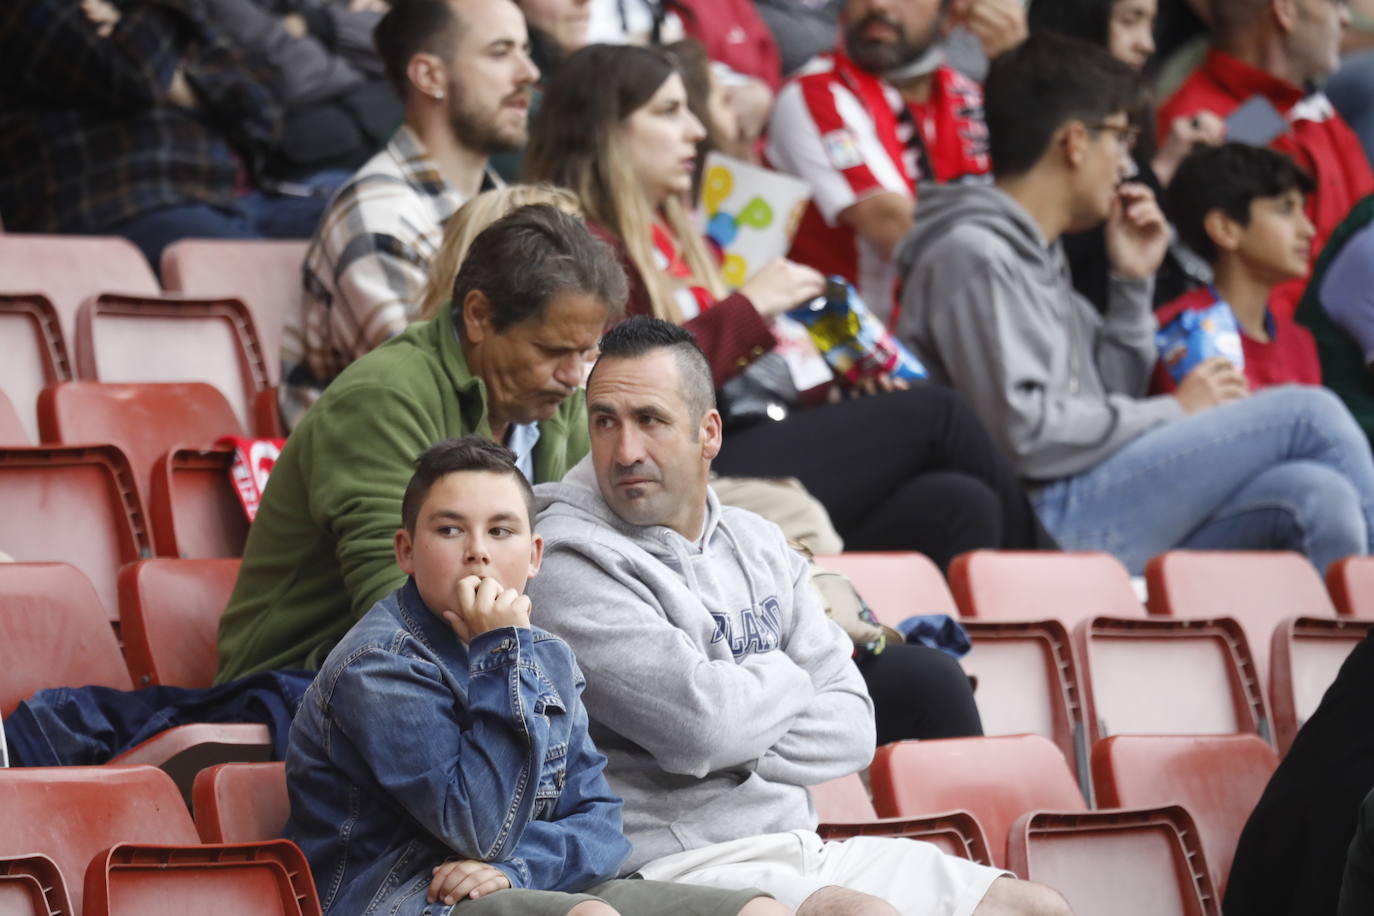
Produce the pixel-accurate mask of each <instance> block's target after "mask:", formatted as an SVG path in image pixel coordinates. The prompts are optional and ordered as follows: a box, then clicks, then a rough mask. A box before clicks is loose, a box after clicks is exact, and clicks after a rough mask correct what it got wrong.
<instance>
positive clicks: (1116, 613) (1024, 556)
mask: <svg viewBox="0 0 1374 916" xmlns="http://www.w3.org/2000/svg"><path fill="white" fill-rule="evenodd" d="M949 586H950V590H951V591H952V592H954V600H955V601H956V602H957V603H958V605H959V612H960V613H961V614H963V615H964V616H966V617H975V618H977V619H979V620H1058V621H1059V622H1061V623H1063V624H1064V626H1065V627H1067V628H1068V629H1073V627H1074V625H1075V624H1077V623H1078V622H1079V621H1080V620H1084V619H1086V618H1088V617H1099V616H1103V617H1135V616H1141V617H1143V616H1144V615H1145V609H1144V608H1143V607H1141V604H1140V602H1139V601H1138V600H1137V599H1136V595H1135V589H1134V588H1132V586H1131V576H1130V573H1128V572H1127V571H1126V567H1124V566H1122V565H1121V562H1120V561H1119V560H1117V559H1116V558H1115V557H1113V556H1112V555H1111V554H1106V553H1053V552H1049V551H1029V550H1025V551H1022V550H973V551H970V552H968V553H966V554H962V555H960V556H957V557H955V558H954V562H953V563H951V564H950V567H949Z"/></svg>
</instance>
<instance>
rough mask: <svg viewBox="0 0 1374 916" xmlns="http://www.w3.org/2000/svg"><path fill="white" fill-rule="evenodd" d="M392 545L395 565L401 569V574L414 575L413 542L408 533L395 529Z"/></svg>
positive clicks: (402, 529)
mask: <svg viewBox="0 0 1374 916" xmlns="http://www.w3.org/2000/svg"><path fill="white" fill-rule="evenodd" d="M392 543H393V546H394V547H395V548H396V565H397V566H399V567H401V572H403V573H405V574H406V575H407V576H413V575H415V562H414V556H415V542H414V540H413V539H412V538H411V536H410V532H409V531H407V530H405V529H404V528H397V529H396V537H395V538H393V541H392Z"/></svg>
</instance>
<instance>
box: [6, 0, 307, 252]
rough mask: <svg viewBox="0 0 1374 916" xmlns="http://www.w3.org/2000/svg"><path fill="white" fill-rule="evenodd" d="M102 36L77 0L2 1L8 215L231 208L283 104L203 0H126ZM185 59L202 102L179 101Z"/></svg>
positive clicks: (26, 222) (12, 223)
mask: <svg viewBox="0 0 1374 916" xmlns="http://www.w3.org/2000/svg"><path fill="white" fill-rule="evenodd" d="M117 5H120V6H121V7H123V9H122V14H121V16H120V18H119V21H118V23H117V24H116V25H115V27H114V30H113V31H112V32H111V34H110V35H108V36H106V37H101V36H100V35H99V34H97V32H96V29H95V27H94V26H93V25H92V24H91V23H90V22H89V21H88V20H87V19H86V17H85V15H84V14H83V13H82V12H81V6H80V3H79V2H78V0H4V2H3V3H0V60H3V61H4V65H3V67H0V213H3V214H4V217H5V224H6V227H7V228H8V229H10V230H20V231H30V232H99V231H102V230H105V229H108V228H110V227H113V226H115V225H117V224H119V223H123V222H126V221H128V220H130V219H134V218H135V217H138V216H141V215H143V214H145V213H148V212H150V211H153V210H156V209H159V208H162V207H170V206H176V205H181V204H192V203H207V204H212V205H217V206H224V207H229V206H232V205H233V202H234V198H235V196H236V194H235V192H236V186H237V184H238V181H239V172H240V164H239V162H240V160H239V155H237V154H236V151H235V148H236V147H237V149H238V151H239V152H240V153H243V154H246V155H248V156H252V155H255V153H256V151H257V150H260V149H262V148H263V147H266V146H269V145H271V144H272V143H273V142H275V139H276V136H277V134H278V132H279V129H280V111H279V110H278V108H277V107H276V103H275V102H274V101H273V98H272V95H271V94H270V92H269V91H268V89H267V87H266V86H265V85H264V84H263V83H261V82H259V81H258V80H257V78H256V77H255V75H254V74H253V73H252V72H250V71H249V70H248V69H247V68H246V67H245V65H244V64H243V63H242V62H241V60H240V59H239V58H238V56H237V54H236V53H235V52H234V51H233V49H231V48H230V47H229V46H228V45H226V44H224V43H223V42H221V41H220V40H218V39H217V38H215V36H214V35H213V34H212V33H210V32H209V31H208V30H207V29H206V28H205V27H204V25H203V22H204V20H203V19H202V18H201V17H200V15H199V12H200V10H199V5H198V3H197V0H143V2H138V3H118V4H117ZM178 66H180V67H181V68H182V71H183V73H184V74H185V76H186V79H187V81H188V82H189V83H190V85H191V87H192V88H193V89H194V90H195V94H196V97H197V99H198V102H199V105H198V107H197V108H194V109H186V108H180V107H177V106H175V105H173V104H171V103H170V102H168V101H167V98H166V94H167V87H168V86H169V85H170V84H171V82H172V76H173V74H174V73H175V71H176V70H177V68H178Z"/></svg>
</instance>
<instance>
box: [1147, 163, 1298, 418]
mask: <svg viewBox="0 0 1374 916" xmlns="http://www.w3.org/2000/svg"><path fill="white" fill-rule="evenodd" d="M1314 187H1315V185H1314V184H1313V182H1312V179H1311V178H1310V177H1309V176H1308V175H1307V173H1306V172H1303V171H1302V170H1301V169H1300V168H1298V166H1297V164H1296V163H1294V162H1293V160H1292V159H1289V158H1288V157H1287V156H1286V155H1284V154H1283V153H1279V152H1275V151H1274V150H1270V149H1264V148H1261V147H1255V146H1247V145H1245V144H1242V143H1227V144H1225V145H1223V146H1219V147H1207V148H1204V149H1200V150H1198V151H1196V152H1194V153H1192V154H1191V155H1189V156H1188V158H1187V159H1185V160H1184V161H1183V164H1182V165H1180V166H1179V170H1178V174H1177V175H1176V176H1175V178H1174V181H1173V183H1172V184H1171V185H1170V186H1169V191H1168V202H1169V205H1170V206H1169V210H1170V214H1171V216H1172V217H1173V219H1174V224H1175V225H1176V226H1177V228H1178V233H1179V236H1180V237H1181V238H1182V239H1183V241H1184V242H1185V243H1187V244H1188V246H1189V247H1191V248H1192V249H1193V250H1194V251H1196V252H1197V253H1198V254H1200V255H1202V256H1203V257H1205V258H1207V260H1208V261H1210V262H1211V264H1212V270H1213V272H1214V275H1215V282H1214V283H1213V284H1212V285H1211V286H1207V287H1204V288H1202V289H1196V290H1193V291H1192V292H1189V293H1186V294H1184V295H1183V296H1180V297H1179V298H1177V299H1175V300H1174V301H1173V302H1170V303H1169V304H1168V305H1165V306H1162V307H1161V308H1160V309H1159V310H1158V311H1156V313H1155V317H1156V318H1157V319H1158V320H1159V324H1160V328H1161V330H1160V332H1159V337H1158V342H1159V351H1160V364H1159V366H1158V367H1157V369H1156V371H1155V377H1154V381H1153V385H1152V388H1153V390H1154V391H1155V392H1156V393H1163V392H1170V391H1173V390H1174V388H1175V387H1176V386H1177V385H1178V382H1179V380H1180V379H1182V378H1183V376H1184V375H1186V374H1187V372H1188V370H1189V369H1191V368H1192V367H1193V366H1194V365H1196V364H1197V363H1199V362H1201V361H1203V360H1204V359H1206V358H1208V357H1210V356H1216V355H1221V356H1225V357H1227V358H1229V359H1230V360H1231V361H1232V362H1233V363H1235V364H1236V368H1238V369H1242V370H1243V371H1244V373H1245V377H1246V380H1247V381H1249V383H1250V388H1251V389H1252V390H1256V389H1260V388H1264V387H1267V386H1270V385H1287V384H1299V385H1320V384H1321V367H1320V365H1319V364H1318V362H1317V348H1316V344H1315V343H1314V342H1313V340H1312V335H1311V334H1310V333H1309V332H1308V331H1307V329H1306V328H1302V327H1299V326H1298V325H1296V324H1294V323H1293V322H1292V321H1291V320H1290V319H1288V318H1284V317H1281V316H1280V315H1278V314H1276V313H1275V312H1273V311H1272V310H1271V309H1270V308H1269V298H1270V293H1271V292H1272V290H1273V288H1274V287H1275V286H1277V285H1278V284H1280V283H1282V282H1284V281H1286V280H1290V279H1292V278H1294V277H1302V276H1305V275H1306V273H1307V264H1308V257H1309V253H1310V249H1311V247H1312V238H1313V235H1314V232H1315V230H1314V229H1313V227H1312V223H1311V221H1309V220H1308V218H1307V215H1306V213H1305V212H1304V210H1303V196H1304V195H1305V194H1309V193H1311V192H1312V190H1313V189H1314Z"/></svg>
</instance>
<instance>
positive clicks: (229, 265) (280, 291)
mask: <svg viewBox="0 0 1374 916" xmlns="http://www.w3.org/2000/svg"><path fill="white" fill-rule="evenodd" d="M309 247H310V243H309V242H308V241H294V240H293V241H276V240H270V241H269V240H262V241H258V240H239V239H233V240H229V239H182V240H180V241H178V242H173V243H172V244H171V245H168V246H167V247H166V248H164V249H163V250H162V283H163V286H164V287H165V288H166V289H167V290H168V291H169V292H181V293H186V294H187V295H191V296H219V297H224V298H235V299H239V300H241V301H243V302H244V303H246V304H247V305H248V307H249V308H250V309H252V311H253V323H254V324H255V325H256V326H257V329H258V334H259V335H260V336H261V338H262V350H263V356H264V358H265V359H266V360H267V373H268V378H269V379H270V382H271V384H273V385H275V384H277V379H278V378H279V377H280V375H281V336H282V326H283V324H284V322H285V319H286V316H287V315H289V314H291V313H293V312H299V311H300V308H301V295H302V285H301V268H302V265H303V264H304V262H305V253H306V250H307V249H309Z"/></svg>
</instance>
